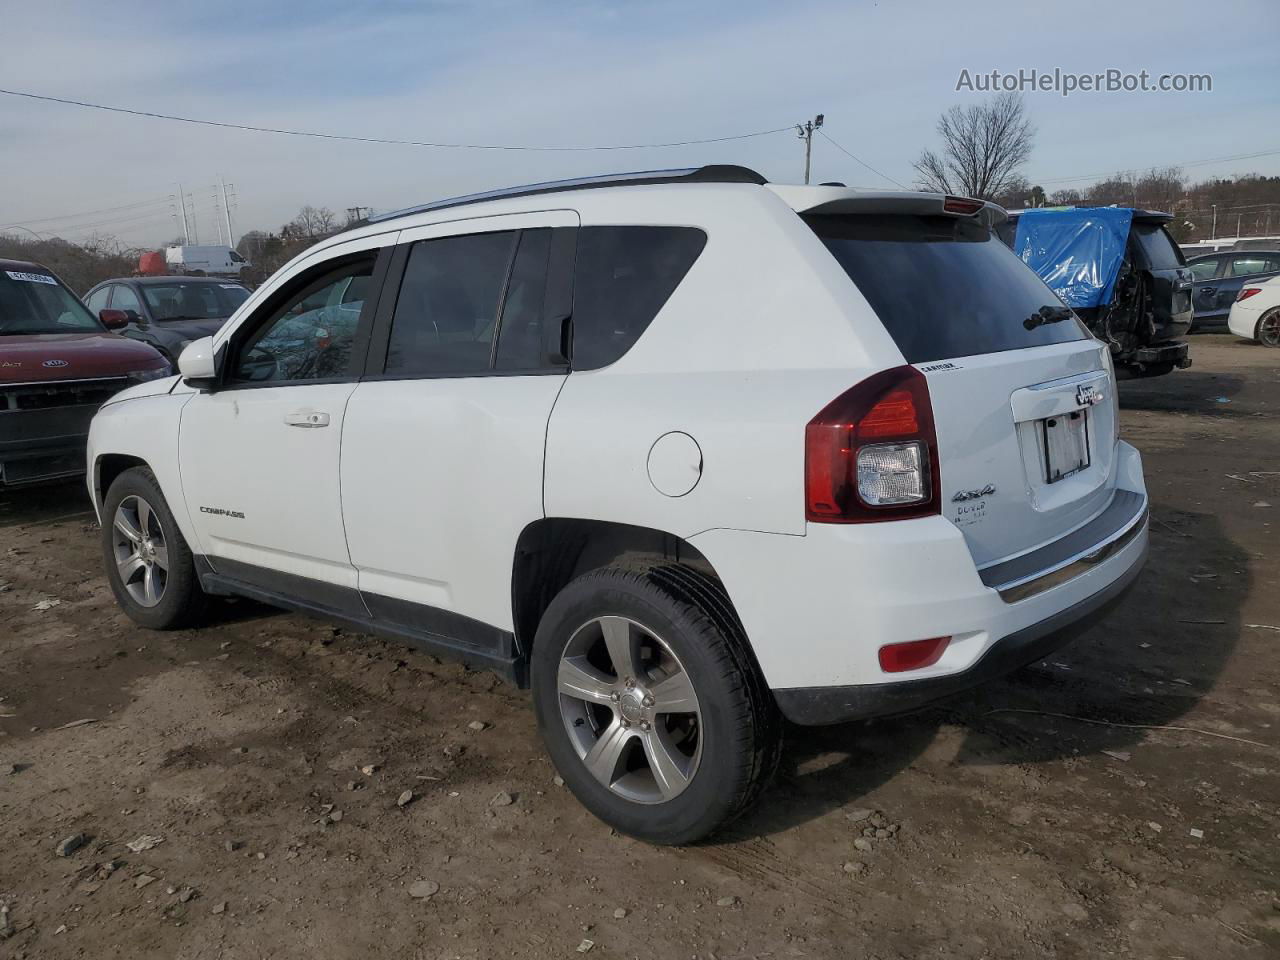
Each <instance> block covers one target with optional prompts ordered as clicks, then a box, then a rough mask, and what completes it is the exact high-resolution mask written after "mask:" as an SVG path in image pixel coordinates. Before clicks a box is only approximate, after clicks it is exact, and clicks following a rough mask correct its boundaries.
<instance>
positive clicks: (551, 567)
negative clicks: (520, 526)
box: [511, 517, 720, 656]
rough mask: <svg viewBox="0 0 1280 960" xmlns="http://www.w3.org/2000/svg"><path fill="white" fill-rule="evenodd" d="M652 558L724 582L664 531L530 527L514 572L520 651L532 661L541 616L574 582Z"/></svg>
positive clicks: (562, 521) (578, 523)
mask: <svg viewBox="0 0 1280 960" xmlns="http://www.w3.org/2000/svg"><path fill="white" fill-rule="evenodd" d="M648 558H652V559H660V560H666V561H669V562H672V563H679V564H682V565H684V566H689V567H692V568H694V569H696V570H698V571H699V572H701V573H703V574H704V575H706V576H708V577H710V578H712V579H713V580H715V581H716V582H720V577H719V574H717V573H716V571H715V568H714V567H712V565H711V562H710V561H709V560H708V559H707V558H706V557H705V556H704V555H703V553H702V552H701V551H700V550H698V548H697V547H695V546H693V545H692V544H690V543H689V542H688V541H687V540H685V539H684V538H683V537H678V536H676V535H675V534H672V533H667V532H666V531H664V530H657V529H654V528H652V527H640V526H633V525H631V524H626V523H615V522H612V521H608V520H582V519H576V518H570V517H545V518H543V519H541V520H535V521H534V522H533V523H531V524H529V525H528V526H527V527H525V528H524V530H522V531H521V532H520V537H519V539H518V540H517V541H516V549H515V558H514V560H513V563H512V571H511V613H512V622H513V623H514V626H515V637H516V648H517V650H518V651H519V652H520V653H521V654H523V655H524V656H528V654H529V652H530V651H531V650H532V649H533V637H534V634H535V633H536V632H537V630H538V623H539V622H540V621H541V620H542V615H543V613H545V612H546V609H547V607H548V606H549V605H550V603H551V601H552V600H553V599H555V596H556V594H558V593H559V592H560V591H561V590H562V589H564V587H565V586H567V585H568V584H569V583H570V582H571V581H572V580H574V579H575V578H577V577H579V576H581V575H582V574H584V573H586V572H588V571H590V570H596V569H599V568H600V567H605V566H608V565H609V564H611V563H615V562H617V561H619V560H622V559H627V560H644V559H648Z"/></svg>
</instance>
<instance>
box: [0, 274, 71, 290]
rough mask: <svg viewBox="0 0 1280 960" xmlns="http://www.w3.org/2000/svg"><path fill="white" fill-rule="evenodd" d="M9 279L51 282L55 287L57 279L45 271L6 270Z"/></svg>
mask: <svg viewBox="0 0 1280 960" xmlns="http://www.w3.org/2000/svg"><path fill="white" fill-rule="evenodd" d="M5 273H7V274H8V275H9V279H10V280H26V281H27V282H28V283H51V284H53V285H54V286H55V287H56V286H57V285H58V281H57V280H55V279H54V278H53V277H51V276H49V275H48V274H47V273H22V272H21V271H18V270H6V271H5Z"/></svg>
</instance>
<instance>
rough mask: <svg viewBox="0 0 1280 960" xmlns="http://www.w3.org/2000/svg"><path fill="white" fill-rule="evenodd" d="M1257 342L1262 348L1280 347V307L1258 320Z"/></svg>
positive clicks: (1269, 311)
mask: <svg viewBox="0 0 1280 960" xmlns="http://www.w3.org/2000/svg"><path fill="white" fill-rule="evenodd" d="M1255 332H1256V334H1257V340H1258V342H1259V343H1260V344H1262V345H1263V346H1264V347H1280V307H1276V308H1275V309H1272V310H1268V311H1267V312H1266V313H1264V314H1263V315H1262V316H1261V317H1259V318H1258V329H1257V330H1256V331H1255Z"/></svg>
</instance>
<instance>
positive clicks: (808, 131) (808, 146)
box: [796, 113, 823, 184]
mask: <svg viewBox="0 0 1280 960" xmlns="http://www.w3.org/2000/svg"><path fill="white" fill-rule="evenodd" d="M822 120H823V115H822V114H821V113H820V114H818V115H817V116H816V117H814V118H813V119H812V120H806V121H805V122H804V123H797V124H796V136H798V137H799V138H800V139H801V140H803V141H804V182H805V183H806V184H807V183H808V182H809V167H810V161H811V160H812V158H813V131H815V130H817V129H818V128H819V127H821V126H822Z"/></svg>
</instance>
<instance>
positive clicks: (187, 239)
mask: <svg viewBox="0 0 1280 960" xmlns="http://www.w3.org/2000/svg"><path fill="white" fill-rule="evenodd" d="M178 210H179V211H180V212H181V213H182V242H183V243H185V244H190V243H191V231H190V230H189V229H188V228H187V195H186V194H185V193H183V192H182V184H181V183H179V184H178Z"/></svg>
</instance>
